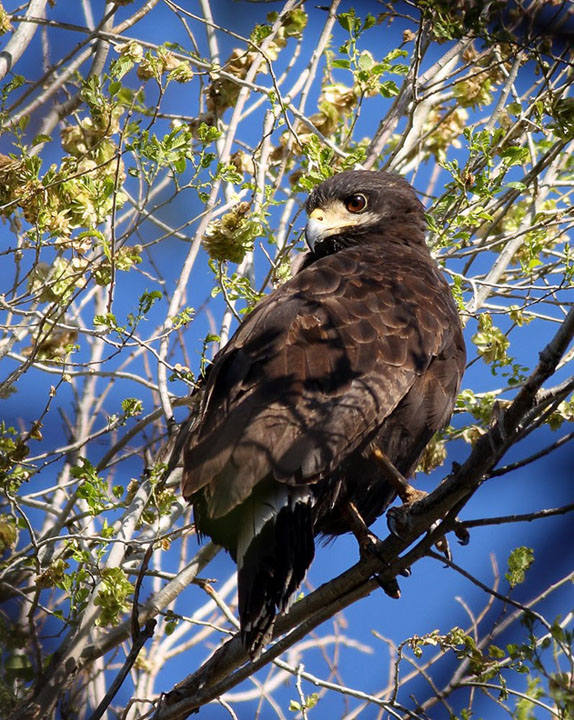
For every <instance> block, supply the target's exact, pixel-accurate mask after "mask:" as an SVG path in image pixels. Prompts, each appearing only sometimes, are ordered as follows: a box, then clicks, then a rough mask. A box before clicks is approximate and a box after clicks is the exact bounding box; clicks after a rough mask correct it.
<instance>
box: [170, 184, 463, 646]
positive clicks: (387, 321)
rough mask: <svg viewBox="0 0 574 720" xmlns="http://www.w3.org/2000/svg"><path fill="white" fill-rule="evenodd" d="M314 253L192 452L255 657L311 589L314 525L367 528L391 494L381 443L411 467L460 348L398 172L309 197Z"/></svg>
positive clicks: (447, 392)
mask: <svg viewBox="0 0 574 720" xmlns="http://www.w3.org/2000/svg"><path fill="white" fill-rule="evenodd" d="M307 213H308V215H309V218H310V219H309V222H308V224H307V230H306V234H307V240H308V242H309V244H310V246H311V252H310V253H308V254H307V256H306V257H305V259H304V261H303V263H302V265H301V268H300V270H299V271H298V272H297V274H296V275H295V276H294V277H293V278H292V279H291V280H289V281H288V282H286V283H285V284H284V285H282V286H281V287H279V288H278V289H277V290H275V291H274V292H273V293H271V295H269V296H268V297H266V298H265V299H264V300H262V301H261V302H260V303H259V305H258V306H257V307H256V308H255V310H254V311H253V312H252V313H251V314H250V315H248V316H247V318H246V319H245V321H244V322H243V323H242V324H241V326H240V327H239V328H238V329H237V332H236V333H235V335H234V336H233V337H232V338H231V340H230V341H229V343H228V344H227V345H226V346H225V348H223V350H221V351H220V352H219V353H218V355H217V357H216V358H215V361H214V363H213V366H212V367H211V369H210V371H209V374H208V376H207V379H206V385H205V396H204V400H203V404H202V409H201V413H200V418H199V421H198V423H197V424H196V426H195V429H194V431H193V433H192V435H191V437H190V438H189V442H188V445H187V448H186V451H185V455H184V476H183V494H184V496H185V497H186V498H187V499H188V500H190V501H191V502H192V503H193V505H194V512H195V521H196V525H197V528H198V530H199V532H200V533H202V534H205V535H209V536H210V537H211V538H212V539H213V540H214V541H215V542H216V543H218V544H220V545H223V546H224V547H225V548H227V550H228V551H229V552H230V553H231V555H232V556H233V557H234V558H235V559H236V561H237V563H238V572H239V578H238V586H239V615H240V620H241V628H242V637H243V641H244V643H245V645H246V647H247V648H248V649H249V651H250V652H251V654H252V655H257V654H258V653H259V652H260V650H261V648H262V646H263V645H264V644H265V643H266V642H267V641H268V640H269V639H270V637H271V633H272V629H273V622H274V618H275V614H276V613H277V612H278V611H282V610H284V609H285V608H286V607H287V606H288V604H289V602H290V600H291V598H292V596H293V594H294V593H295V591H296V590H297V588H298V586H299V584H300V583H301V582H302V580H303V578H304V576H305V573H306V571H307V569H308V567H309V565H310V564H311V561H312V559H313V555H314V538H315V536H317V535H318V534H324V535H327V536H329V535H338V534H342V533H345V532H348V531H349V529H350V527H349V525H348V521H347V514H346V513H345V507H346V504H347V503H348V502H349V501H351V502H353V503H354V505H355V507H356V508H357V509H358V511H359V513H360V514H361V516H362V517H363V519H364V520H365V522H366V524H367V525H369V524H371V523H372V522H373V521H374V520H375V519H376V518H377V517H378V516H380V515H381V514H382V513H383V512H384V510H385V509H386V508H387V507H388V505H389V503H390V502H391V501H392V500H393V498H394V496H395V491H394V489H393V487H392V486H391V485H390V484H389V483H388V482H387V480H386V479H385V473H384V471H383V469H382V468H381V465H380V463H378V462H377V461H376V459H375V458H374V456H373V448H374V447H376V448H378V449H380V450H382V451H383V452H384V453H385V455H386V456H387V458H388V459H389V460H390V461H391V462H392V463H393V464H394V465H395V467H396V468H397V469H398V470H399V472H401V473H402V474H403V475H404V476H406V477H408V476H410V475H411V474H412V473H413V471H414V469H415V467H416V464H417V461H418V459H419V458H420V455H421V453H422V452H423V450H424V448H425V446H426V444H427V443H428V441H429V440H430V438H431V437H432V435H433V434H434V433H435V432H436V431H437V430H438V429H440V428H442V427H443V426H444V425H445V424H446V423H447V422H448V420H449V418H450V415H451V413H452V409H453V405H454V401H455V398H456V395H457V393H458V389H459V386H460V380H461V377H462V373H463V369H464V364H465V350H464V343H463V340H462V332H461V327H460V322H459V319H458V315H457V312H456V308H455V305H454V302H453V299H452V296H451V293H450V290H449V288H448V285H447V283H446V282H445V280H444V278H443V276H442V274H441V273H440V271H439V270H438V268H437V266H436V264H435V262H434V261H433V260H432V258H431V256H430V253H429V250H428V249H427V246H426V244H425V240H424V232H425V219H424V212H423V208H422V205H421V204H420V202H419V201H418V199H417V197H416V195H415V193H414V191H413V189H412V187H411V186H410V185H409V184H408V183H407V182H406V181H405V180H403V179H402V178H400V177H398V176H395V175H391V174H388V173H383V172H366V171H357V172H353V171H349V172H343V173H340V174H339V175H336V176H334V177H333V178H331V179H330V180H327V181H326V182H324V183H323V184H322V185H320V186H319V187H318V188H316V189H315V190H314V191H313V193H312V194H311V196H310V197H309V200H308V201H307Z"/></svg>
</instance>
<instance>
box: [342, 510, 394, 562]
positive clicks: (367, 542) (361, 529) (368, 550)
mask: <svg viewBox="0 0 574 720" xmlns="http://www.w3.org/2000/svg"><path fill="white" fill-rule="evenodd" d="M344 512H345V518H346V520H347V523H348V524H349V529H350V530H351V532H352V533H353V535H354V536H355V537H356V538H357V542H358V543H359V550H360V553H361V556H362V557H364V556H365V555H367V554H371V555H375V556H376V557H378V558H379V560H382V561H383V562H385V560H384V558H383V557H382V556H381V555H380V553H379V546H380V544H381V541H380V540H379V538H378V537H377V536H376V535H375V534H374V533H372V532H371V531H370V530H369V528H368V526H367V523H366V522H365V521H364V520H363V516H362V515H361V513H360V512H359V511H358V510H357V506H356V505H355V503H354V502H352V501H351V500H347V502H346V503H345V509H344Z"/></svg>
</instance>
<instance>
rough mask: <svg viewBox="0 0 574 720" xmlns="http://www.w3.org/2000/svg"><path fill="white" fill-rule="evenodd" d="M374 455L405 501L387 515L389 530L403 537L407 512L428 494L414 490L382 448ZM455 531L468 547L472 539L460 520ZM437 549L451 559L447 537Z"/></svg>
mask: <svg viewBox="0 0 574 720" xmlns="http://www.w3.org/2000/svg"><path fill="white" fill-rule="evenodd" d="M372 453H373V457H374V458H375V459H376V460H377V462H378V463H379V465H380V466H381V467H382V469H383V472H384V475H385V479H386V480H387V481H388V482H389V483H390V484H391V485H392V486H393V487H394V488H395V490H396V491H397V495H398V496H399V497H400V499H401V500H402V501H403V505H402V506H401V507H398V508H397V507H394V508H391V509H390V510H389V511H388V513H387V525H388V526H389V530H390V531H391V532H392V533H393V535H396V536H397V537H401V531H404V528H405V526H406V524H407V522H408V518H407V511H408V510H409V507H410V506H411V505H412V504H413V503H415V502H417V501H418V500H422V499H423V498H424V497H426V496H427V495H428V493H426V492H424V490H417V489H416V488H414V487H413V486H412V485H411V484H410V483H409V482H408V481H407V480H406V479H405V477H404V476H403V475H402V474H401V473H400V472H399V471H398V470H397V468H396V467H395V466H394V465H393V463H392V462H391V461H390V460H389V458H388V457H387V456H386V455H385V453H384V452H383V451H382V450H381V449H380V448H378V447H373V449H372ZM431 530H432V528H431ZM453 530H454V533H455V535H456V537H457V538H458V541H459V543H460V544H461V545H467V544H468V542H469V539H470V537H469V534H468V530H467V529H466V528H465V527H464V526H463V525H462V523H461V522H460V521H459V520H458V519H456V520H455V524H454V527H453ZM435 547H436V548H437V550H438V551H439V552H442V553H443V554H444V556H445V557H446V558H447V559H449V560H450V559H451V552H450V547H449V544H448V540H447V539H446V537H445V536H443V537H441V538H439V539H438V540H437V542H436V543H435Z"/></svg>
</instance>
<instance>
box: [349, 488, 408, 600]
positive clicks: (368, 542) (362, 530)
mask: <svg viewBox="0 0 574 720" xmlns="http://www.w3.org/2000/svg"><path fill="white" fill-rule="evenodd" d="M344 513H345V516H346V519H347V522H348V523H349V528H350V530H351V532H352V533H353V535H354V536H355V537H356V538H357V542H358V543H359V552H360V553H361V557H365V555H369V554H371V555H374V556H375V557H376V558H377V559H378V560H380V561H381V562H383V563H384V564H385V565H387V566H388V562H387V561H386V560H385V557H384V555H383V554H382V553H381V549H380V546H381V541H380V540H379V538H378V537H377V536H376V535H375V534H374V533H372V532H371V531H370V530H369V528H368V526H367V523H366V522H365V521H364V520H363V516H362V515H361V513H360V512H359V511H358V510H357V507H356V505H355V503H353V502H352V501H351V500H348V501H347V502H346V503H345V508H344ZM375 580H376V581H377V582H378V583H379V585H380V587H381V588H382V589H383V590H384V591H385V593H386V594H387V595H389V596H390V597H392V598H395V599H398V598H400V596H401V589H400V587H399V584H398V582H397V580H396V578H391V579H390V580H383V579H382V578H381V577H380V576H379V575H375Z"/></svg>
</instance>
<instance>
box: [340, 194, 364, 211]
mask: <svg viewBox="0 0 574 720" xmlns="http://www.w3.org/2000/svg"><path fill="white" fill-rule="evenodd" d="M345 207H346V208H347V210H348V211H349V212H352V213H360V212H363V210H364V209H365V208H366V207H367V198H366V197H365V196H364V195H363V194H362V193H357V194H356V195H351V196H350V197H348V198H347V199H346V200H345Z"/></svg>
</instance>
